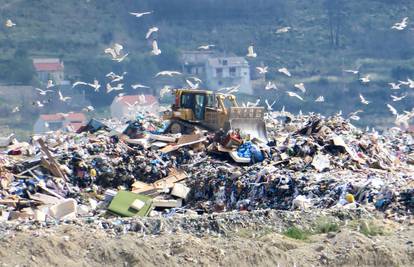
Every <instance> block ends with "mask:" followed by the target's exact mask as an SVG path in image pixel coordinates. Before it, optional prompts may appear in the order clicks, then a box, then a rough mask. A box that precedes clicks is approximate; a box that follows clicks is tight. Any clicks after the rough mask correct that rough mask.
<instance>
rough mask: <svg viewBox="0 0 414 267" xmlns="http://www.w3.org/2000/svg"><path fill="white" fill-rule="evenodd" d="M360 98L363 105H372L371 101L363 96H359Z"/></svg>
mask: <svg viewBox="0 0 414 267" xmlns="http://www.w3.org/2000/svg"><path fill="white" fill-rule="evenodd" d="M359 98H360V99H361V103H362V104H364V105H368V104H369V103H371V101H367V100H366V99H365V98H364V96H363V95H362V94H359Z"/></svg>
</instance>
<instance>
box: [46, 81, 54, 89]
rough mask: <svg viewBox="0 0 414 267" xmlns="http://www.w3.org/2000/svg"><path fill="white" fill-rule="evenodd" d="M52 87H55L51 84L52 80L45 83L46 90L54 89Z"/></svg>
mask: <svg viewBox="0 0 414 267" xmlns="http://www.w3.org/2000/svg"><path fill="white" fill-rule="evenodd" d="M54 86H55V85H54V84H53V81H52V80H48V81H47V85H46V89H49V88H51V87H54Z"/></svg>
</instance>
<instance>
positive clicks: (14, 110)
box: [12, 106, 20, 113]
mask: <svg viewBox="0 0 414 267" xmlns="http://www.w3.org/2000/svg"><path fill="white" fill-rule="evenodd" d="M19 111H20V107H19V106H17V107H14V108H13V110H12V113H17V112H19Z"/></svg>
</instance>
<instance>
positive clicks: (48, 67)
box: [33, 62, 63, 71]
mask: <svg viewBox="0 0 414 267" xmlns="http://www.w3.org/2000/svg"><path fill="white" fill-rule="evenodd" d="M33 65H34V67H35V69H36V71H61V70H63V64H61V63H57V62H56V63H33Z"/></svg>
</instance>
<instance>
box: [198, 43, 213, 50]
mask: <svg viewBox="0 0 414 267" xmlns="http://www.w3.org/2000/svg"><path fill="white" fill-rule="evenodd" d="M212 47H215V45H213V44H207V45H200V46H199V47H198V48H197V49H199V50H209V49H210V48H212Z"/></svg>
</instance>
